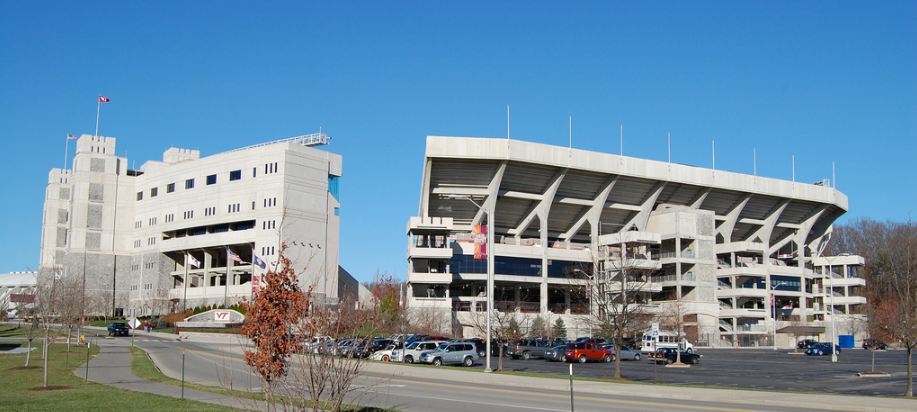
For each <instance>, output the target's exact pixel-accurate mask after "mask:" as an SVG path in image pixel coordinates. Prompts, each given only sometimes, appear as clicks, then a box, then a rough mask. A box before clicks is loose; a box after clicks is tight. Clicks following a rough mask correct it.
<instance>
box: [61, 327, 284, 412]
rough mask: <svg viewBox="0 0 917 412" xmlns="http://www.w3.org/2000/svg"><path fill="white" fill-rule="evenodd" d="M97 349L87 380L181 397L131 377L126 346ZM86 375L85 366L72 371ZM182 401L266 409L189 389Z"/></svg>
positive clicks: (174, 391) (177, 392) (247, 401)
mask: <svg viewBox="0 0 917 412" xmlns="http://www.w3.org/2000/svg"><path fill="white" fill-rule="evenodd" d="M173 336H174V335H173ZM100 348H101V351H100V352H99V354H98V355H96V356H95V357H94V358H92V359H91V360H90V361H89V380H91V381H93V382H97V383H101V384H104V385H109V386H113V387H116V388H120V389H127V390H131V391H137V392H146V393H152V394H155V395H161V396H169V397H172V398H180V397H181V389H180V388H179V387H176V386H173V385H167V384H163V383H158V382H152V381H148V380H144V379H140V378H138V377H137V376H136V375H134V373H133V372H132V371H131V354H130V349H129V348H128V347H126V346H125V347H120V346H108V345H100ZM85 373H86V364H85V363H84V364H83V365H81V366H80V367H79V368H77V369H76V370H75V371H74V374H76V375H77V376H79V377H80V378H83V377H85V376H86V375H85ZM185 399H188V400H193V401H199V402H206V403H210V404H215V405H222V406H228V407H232V408H240V409H252V410H266V407H267V405H266V404H264V402H262V401H255V400H250V399H240V398H235V397H232V396H228V395H221V394H217V393H211V392H202V391H198V390H194V389H189V388H185Z"/></svg>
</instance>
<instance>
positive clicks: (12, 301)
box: [0, 272, 37, 318]
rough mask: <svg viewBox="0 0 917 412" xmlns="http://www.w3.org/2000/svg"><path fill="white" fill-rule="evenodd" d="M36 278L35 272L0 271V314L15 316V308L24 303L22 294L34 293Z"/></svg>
mask: <svg viewBox="0 0 917 412" xmlns="http://www.w3.org/2000/svg"><path fill="white" fill-rule="evenodd" d="M36 278H37V273H36V272H10V273H0V315H3V316H6V317H8V318H14V317H16V315H17V314H16V312H17V309H18V308H19V307H20V306H21V305H23V304H25V302H22V301H21V300H22V299H21V297H22V295H30V296H33V295H35V293H36V290H35V286H36ZM17 297H19V298H20V299H17ZM17 300H19V301H18V302H17ZM3 316H0V317H3Z"/></svg>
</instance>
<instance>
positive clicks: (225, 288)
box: [223, 247, 232, 309]
mask: <svg viewBox="0 0 917 412" xmlns="http://www.w3.org/2000/svg"><path fill="white" fill-rule="evenodd" d="M229 252H230V250H229V248H228V247H227V248H226V281H225V282H223V309H226V308H228V307H229V305H228V304H227V303H228V302H229V272H231V271H232V259H230V258H229Z"/></svg>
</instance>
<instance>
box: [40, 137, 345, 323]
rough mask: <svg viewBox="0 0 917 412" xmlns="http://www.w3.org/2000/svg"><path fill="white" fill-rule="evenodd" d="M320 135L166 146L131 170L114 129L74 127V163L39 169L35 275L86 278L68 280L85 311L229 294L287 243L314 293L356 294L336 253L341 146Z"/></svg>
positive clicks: (175, 306) (243, 288)
mask: <svg viewBox="0 0 917 412" xmlns="http://www.w3.org/2000/svg"><path fill="white" fill-rule="evenodd" d="M328 142H329V138H328V137H327V136H326V135H324V134H321V133H316V134H310V135H303V136H296V137H293V138H289V139H282V140H277V141H272V142H267V143H262V144H256V145H253V146H249V147H244V148H240V149H235V150H229V151H227V152H223V153H218V154H214V155H211V156H207V157H201V156H200V152H199V151H198V150H190V149H181V148H174V147H173V148H169V149H168V150H166V151H165V152H164V153H163V156H162V160H161V161H147V162H145V163H143V164H142V166H141V167H140V168H139V169H136V170H134V169H131V168H129V167H128V159H127V158H125V157H120V156H117V155H116V154H115V139H114V138H111V137H101V136H92V135H83V136H81V137H79V139H77V141H76V154H75V156H74V158H73V163H72V168H71V169H66V170H62V169H52V170H51V172H50V174H49V179H48V185H47V188H46V192H45V203H44V215H43V222H42V240H41V255H40V266H39V267H40V270H39V278H40V280H41V279H48V277H47V276H49V275H51V274H55V273H56V274H58V275H59V276H65V277H66V276H77V277H79V278H80V279H81V280H82V279H84V278H85V290H84V291H74V292H75V293H81V292H82V293H85V296H86V297H87V311H88V312H87V313H88V314H93V315H100V314H109V315H116V316H143V315H153V314H160V313H167V312H169V311H173V310H181V309H182V308H193V307H197V306H204V305H222V304H227V305H232V304H234V303H237V302H239V301H240V300H242V299H245V298H249V297H250V296H251V295H252V291H253V287H257V286H258V285H257V283H258V277H259V276H260V275H262V274H263V273H264V272H265V271H266V269H269V268H270V265H273V264H275V263H276V262H277V260H278V259H277V257H278V254H279V252H280V248H281V245H284V244H285V245H286V246H287V250H286V256H287V257H289V258H291V260H292V262H293V265H294V268H295V269H296V270H297V271H300V274H299V276H300V283H301V286H303V287H310V286H311V287H314V288H315V289H314V292H315V295H316V298H317V300H318V301H319V302H323V303H327V304H335V303H337V302H339V301H341V300H346V299H356V298H357V295H358V293H359V288H360V286H359V284H358V282H357V281H356V280H355V279H354V278H353V277H351V276H350V275H349V274H348V273H347V272H346V271H344V270H343V269H342V268H340V266H339V265H338V256H339V253H338V250H339V248H338V242H339V237H340V234H339V233H340V232H339V227H340V217H339V208H340V206H341V205H340V202H339V193H338V190H339V185H340V178H341V176H342V158H341V156H340V155H337V154H333V153H329V152H327V151H323V150H319V149H317V148H316V146H321V145H324V144H327V143H328ZM256 257H257V259H255V258H256ZM262 262H263V264H260V263H262ZM262 266H264V267H262Z"/></svg>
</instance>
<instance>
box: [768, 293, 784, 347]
mask: <svg viewBox="0 0 917 412" xmlns="http://www.w3.org/2000/svg"><path fill="white" fill-rule="evenodd" d="M785 283H786V282H784V281H777V282H771V313H772V314H773V315H774V335H773V336H774V342H773V343H774V350H777V307H776V305H777V298H776V296H774V290H775V289H777V288H778V287H780V286H782V285H783V284H785Z"/></svg>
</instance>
